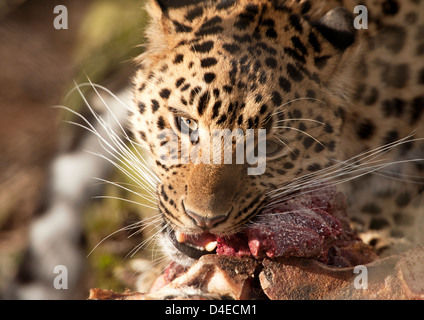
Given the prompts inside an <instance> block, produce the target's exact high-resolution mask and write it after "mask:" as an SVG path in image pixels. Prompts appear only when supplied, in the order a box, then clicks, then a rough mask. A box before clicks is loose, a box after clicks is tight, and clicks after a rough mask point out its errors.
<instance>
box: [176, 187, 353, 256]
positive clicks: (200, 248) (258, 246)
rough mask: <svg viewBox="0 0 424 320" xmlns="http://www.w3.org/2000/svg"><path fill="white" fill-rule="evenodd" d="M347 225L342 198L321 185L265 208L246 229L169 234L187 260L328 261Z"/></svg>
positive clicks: (334, 191) (332, 190)
mask: <svg viewBox="0 0 424 320" xmlns="http://www.w3.org/2000/svg"><path fill="white" fill-rule="evenodd" d="M346 221H348V218H347V214H346V207H345V202H344V197H343V195H342V194H340V193H337V192H336V189H335V188H334V187H328V186H323V185H320V186H319V187H316V188H313V189H312V188H310V189H308V190H302V191H301V192H299V193H298V195H296V196H294V197H292V198H290V199H287V200H285V201H283V202H281V203H278V204H275V205H273V206H265V207H264V209H262V210H261V212H259V213H258V215H257V216H256V217H255V219H254V220H253V221H251V222H250V223H249V224H248V225H246V228H245V229H244V230H243V231H241V232H238V233H235V234H232V235H227V236H219V235H215V234H211V233H208V232H205V233H202V234H195V235H190V234H185V233H182V232H180V231H170V232H169V237H170V239H171V242H172V243H173V244H174V246H175V247H176V248H177V249H178V250H179V251H181V252H182V253H183V254H185V255H186V256H189V257H191V258H193V259H199V258H200V257H201V256H202V255H205V254H211V253H214V254H218V255H230V256H238V257H253V258H257V259H261V258H265V257H269V258H274V257H290V256H295V257H304V258H317V259H320V260H322V261H326V259H327V253H328V251H329V248H330V247H331V246H332V245H333V244H334V243H335V242H337V241H341V240H346V225H348V223H346Z"/></svg>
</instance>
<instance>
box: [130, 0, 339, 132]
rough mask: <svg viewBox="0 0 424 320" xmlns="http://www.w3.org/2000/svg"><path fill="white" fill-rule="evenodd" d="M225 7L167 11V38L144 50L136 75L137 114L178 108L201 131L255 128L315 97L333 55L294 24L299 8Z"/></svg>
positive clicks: (258, 3)
mask: <svg viewBox="0 0 424 320" xmlns="http://www.w3.org/2000/svg"><path fill="white" fill-rule="evenodd" d="M233 4H234V2H231V1H226V2H221V3H218V4H217V5H214V6H205V5H204V4H200V5H197V6H185V7H181V8H176V9H175V10H172V11H169V17H167V19H168V21H170V22H169V23H170V24H169V25H167V27H169V28H173V29H174V30H173V32H172V37H171V38H170V37H169V36H167V37H166V38H165V39H162V40H165V41H166V44H167V45H166V46H163V47H162V48H161V49H160V50H159V51H158V49H157V48H156V47H154V46H151V49H150V50H148V51H147V52H146V53H145V54H144V56H143V58H144V60H141V65H140V70H139V71H138V73H137V75H136V79H135V83H136V84H137V86H138V90H136V98H135V100H136V101H137V104H138V107H139V108H138V111H139V112H140V113H141V114H144V113H145V112H147V113H151V114H152V115H159V114H160V113H161V111H162V110H161V109H166V110H163V111H164V112H168V111H170V110H171V111H174V110H181V109H183V110H184V112H185V113H187V114H188V115H190V116H191V117H192V118H195V119H199V121H200V122H204V123H203V125H205V126H207V127H209V128H211V127H226V128H230V129H233V128H235V127H240V128H260V127H263V126H264V124H265V123H266V122H267V121H268V120H269V118H270V117H271V116H272V114H273V113H274V112H275V110H276V109H277V108H279V107H281V106H282V105H283V104H284V103H285V102H287V101H290V100H293V99H297V98H299V97H309V98H315V97H316V95H317V93H316V91H317V90H316V88H318V87H319V86H320V85H321V82H322V81H324V80H325V79H322V78H321V73H322V72H321V71H322V69H324V68H326V66H327V62H328V61H329V60H331V59H329V58H330V57H331V52H332V51H334V52H335V49H334V48H328V44H326V43H321V36H320V35H319V34H318V33H317V32H316V30H313V29H312V28H311V27H310V26H309V25H308V24H306V23H304V22H302V20H301V18H300V14H301V11H302V10H305V8H304V7H303V6H294V7H289V6H271V5H270V4H269V3H268V2H267V1H241V3H238V5H236V6H234V5H233ZM153 41H154V40H153ZM323 46H326V50H323V49H324V48H323ZM329 64H331V63H329ZM306 65H308V67H306ZM298 105H301V104H298ZM291 112H297V113H299V112H300V109H295V110H293V111H291ZM280 116H283V112H282V113H281V114H280ZM166 121H167V119H166V117H165V118H160V117H159V118H158V119H157V121H156V125H157V127H158V128H159V129H162V128H163V127H164V126H163V124H164V123H165V122H166Z"/></svg>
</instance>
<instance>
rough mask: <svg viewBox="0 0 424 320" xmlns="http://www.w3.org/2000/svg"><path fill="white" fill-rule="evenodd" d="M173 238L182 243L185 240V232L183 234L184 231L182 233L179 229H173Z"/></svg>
mask: <svg viewBox="0 0 424 320" xmlns="http://www.w3.org/2000/svg"><path fill="white" fill-rule="evenodd" d="M175 239H177V241H178V242H179V243H183V242H184V241H186V236H185V234H184V233H182V232H181V231H179V230H176V231H175Z"/></svg>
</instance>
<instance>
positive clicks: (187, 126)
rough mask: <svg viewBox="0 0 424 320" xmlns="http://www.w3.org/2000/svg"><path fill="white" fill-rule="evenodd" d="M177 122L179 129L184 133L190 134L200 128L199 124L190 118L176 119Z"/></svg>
mask: <svg viewBox="0 0 424 320" xmlns="http://www.w3.org/2000/svg"><path fill="white" fill-rule="evenodd" d="M176 122H177V126H178V128H179V129H180V130H181V131H182V132H186V133H189V132H193V131H196V130H197V128H198V125H197V122H196V121H194V120H193V119H190V118H185V117H176Z"/></svg>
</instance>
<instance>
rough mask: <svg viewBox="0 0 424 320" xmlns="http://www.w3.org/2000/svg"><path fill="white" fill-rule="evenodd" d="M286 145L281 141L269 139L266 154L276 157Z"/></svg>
mask: <svg viewBox="0 0 424 320" xmlns="http://www.w3.org/2000/svg"><path fill="white" fill-rule="evenodd" d="M283 148H284V146H283V145H282V144H281V143H278V142H275V141H267V142H266V156H267V157H274V156H276V155H278V154H279V153H280V152H281V150H283Z"/></svg>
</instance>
